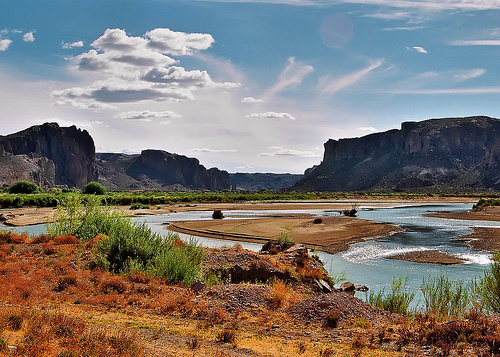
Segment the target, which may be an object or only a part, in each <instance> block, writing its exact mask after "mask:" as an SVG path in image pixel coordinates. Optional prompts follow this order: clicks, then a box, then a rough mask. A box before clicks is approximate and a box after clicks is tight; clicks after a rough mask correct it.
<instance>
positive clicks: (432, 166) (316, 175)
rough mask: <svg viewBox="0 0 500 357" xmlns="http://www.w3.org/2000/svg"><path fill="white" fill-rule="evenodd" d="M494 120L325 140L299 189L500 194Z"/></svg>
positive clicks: (499, 124)
mask: <svg viewBox="0 0 500 357" xmlns="http://www.w3.org/2000/svg"><path fill="white" fill-rule="evenodd" d="M499 134H500V120H499V119H494V118H489V117H484V116H478V117H467V118H445V119H430V120H425V121H422V122H405V123H403V124H402V125H401V129H400V130H397V129H395V130H389V131H386V132H382V133H375V134H371V135H367V136H364V137H360V138H352V139H340V140H328V141H327V142H326V143H325V144H324V147H325V153H324V157H323V161H322V162H321V164H320V165H318V166H317V167H315V168H314V169H312V170H309V171H308V172H307V174H306V175H305V177H304V178H303V179H302V180H300V181H299V182H297V183H296V184H295V185H293V186H291V187H290V189H292V190H304V191H357V190H420V191H485V190H497V191H498V190H500V140H498V136H499Z"/></svg>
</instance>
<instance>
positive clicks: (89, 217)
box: [47, 195, 203, 284]
mask: <svg viewBox="0 0 500 357" xmlns="http://www.w3.org/2000/svg"><path fill="white" fill-rule="evenodd" d="M99 204H100V199H99V198H98V197H96V196H89V197H87V200H86V201H83V200H82V199H81V197H80V196H78V195H70V196H68V197H66V199H65V200H63V201H62V203H61V205H60V206H58V210H57V212H56V214H55V216H56V218H57V220H56V221H55V222H54V223H51V224H49V225H48V227H47V230H48V233H49V234H50V235H52V236H61V235H74V236H76V237H77V238H79V239H80V240H82V241H88V240H91V239H93V238H94V237H96V236H98V235H102V236H104V238H103V239H99V240H96V241H95V247H94V256H95V258H94V263H93V264H94V266H95V267H100V268H103V269H106V270H109V271H111V272H114V273H120V274H128V273H130V272H136V273H137V272H140V273H146V274H148V275H151V276H153V277H159V278H161V279H164V280H165V281H168V282H169V283H184V284H190V283H192V282H193V281H194V280H196V279H198V278H199V277H200V272H201V261H202V258H203V250H202V249H201V248H200V247H199V246H198V244H197V242H196V241H194V240H192V241H190V242H189V243H188V244H186V243H184V242H183V241H182V240H181V239H180V238H179V236H178V235H177V234H174V233H170V234H168V236H167V237H164V236H162V235H160V234H157V233H153V232H152V231H151V229H150V228H149V227H147V226H146V224H144V223H138V222H133V221H132V220H131V219H130V218H128V217H125V216H124V215H123V214H122V213H120V212H119V211H118V210H112V209H111V207H109V206H107V207H105V206H100V205H99Z"/></svg>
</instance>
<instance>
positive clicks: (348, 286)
mask: <svg viewBox="0 0 500 357" xmlns="http://www.w3.org/2000/svg"><path fill="white" fill-rule="evenodd" d="M354 289H355V286H354V284H353V283H351V282H349V281H346V282H345V283H342V285H340V290H342V291H345V292H350V291H354Z"/></svg>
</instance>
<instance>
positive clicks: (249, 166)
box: [235, 165, 254, 170]
mask: <svg viewBox="0 0 500 357" xmlns="http://www.w3.org/2000/svg"><path fill="white" fill-rule="evenodd" d="M253 168H254V167H253V166H251V165H242V166H236V167H235V169H242V170H251V169H253Z"/></svg>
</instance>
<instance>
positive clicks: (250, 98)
mask: <svg viewBox="0 0 500 357" xmlns="http://www.w3.org/2000/svg"><path fill="white" fill-rule="evenodd" d="M241 102H242V103H264V101H263V100H262V99H256V98H253V97H245V98H243V99H242V100H241Z"/></svg>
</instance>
